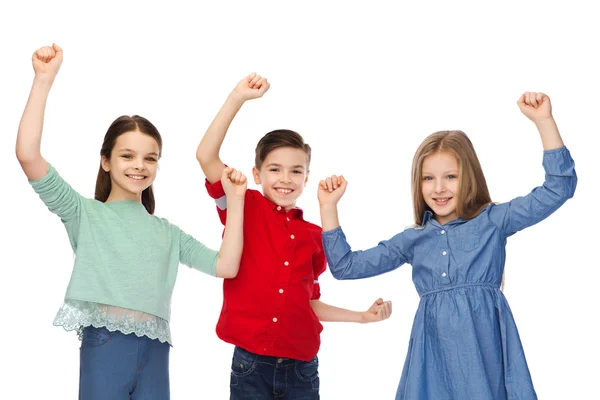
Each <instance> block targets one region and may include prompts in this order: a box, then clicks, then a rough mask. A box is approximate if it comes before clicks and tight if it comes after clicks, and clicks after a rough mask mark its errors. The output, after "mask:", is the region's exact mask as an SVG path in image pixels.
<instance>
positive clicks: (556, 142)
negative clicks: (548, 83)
mask: <svg viewBox="0 0 600 400" xmlns="http://www.w3.org/2000/svg"><path fill="white" fill-rule="evenodd" d="M517 105H518V106H519V109H520V110H521V112H522V113H523V114H525V116H526V117H527V118H529V119H530V120H531V121H533V123H534V124H535V126H536V128H537V129H538V132H539V133H540V138H541V139H542V146H544V150H554V149H558V148H559V147H563V146H564V144H563V141H562V138H561V137H560V133H559V132H558V127H557V126H556V122H555V121H554V117H553V116H552V104H551V103H550V98H549V97H548V96H547V95H545V94H544V93H536V92H525V93H523V94H522V95H521V97H520V98H519V100H518V101H517Z"/></svg>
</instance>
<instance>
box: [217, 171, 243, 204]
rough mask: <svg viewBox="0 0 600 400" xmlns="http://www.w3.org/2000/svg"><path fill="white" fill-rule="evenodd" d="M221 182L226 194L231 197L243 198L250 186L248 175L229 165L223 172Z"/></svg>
mask: <svg viewBox="0 0 600 400" xmlns="http://www.w3.org/2000/svg"><path fill="white" fill-rule="evenodd" d="M221 184H222V185H223V190H224V191H225V195H226V196H227V197H229V198H231V197H241V198H243V197H244V195H245V193H246V188H247V187H248V181H247V179H246V175H244V174H242V173H241V172H240V171H238V170H237V169H233V168H231V167H227V168H225V169H224V170H223V173H222V174H221Z"/></svg>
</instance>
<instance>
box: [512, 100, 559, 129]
mask: <svg viewBox="0 0 600 400" xmlns="http://www.w3.org/2000/svg"><path fill="white" fill-rule="evenodd" d="M517 105H518V106H519V109H521V112H522V113H523V114H525V116H526V117H527V118H529V119H530V120H532V121H533V122H534V123H536V124H537V123H538V122H540V121H542V120H544V119H548V118H552V105H551V104H550V97H548V96H546V95H545V94H544V93H536V92H525V93H523V94H522V95H521V97H520V98H519V100H518V101H517Z"/></svg>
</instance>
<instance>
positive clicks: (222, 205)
mask: <svg viewBox="0 0 600 400" xmlns="http://www.w3.org/2000/svg"><path fill="white" fill-rule="evenodd" d="M204 185H205V186H206V190H207V192H208V195H209V196H210V197H212V198H213V199H214V200H215V203H217V213H218V214H219V219H220V220H221V223H222V224H223V225H225V222H226V221H227V197H226V196H225V190H223V185H222V184H221V181H216V182H215V183H210V182H209V181H208V179H205V183H204Z"/></svg>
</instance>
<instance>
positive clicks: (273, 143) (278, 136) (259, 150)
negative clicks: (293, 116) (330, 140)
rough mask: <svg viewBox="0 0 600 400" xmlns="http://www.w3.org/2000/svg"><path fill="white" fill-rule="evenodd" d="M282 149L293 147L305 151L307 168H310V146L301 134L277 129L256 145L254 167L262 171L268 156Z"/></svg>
mask: <svg viewBox="0 0 600 400" xmlns="http://www.w3.org/2000/svg"><path fill="white" fill-rule="evenodd" d="M281 147H291V148H293V149H300V150H303V151H304V153H306V167H307V168H308V167H309V166H310V153H311V149H310V146H309V145H308V144H307V143H304V139H303V138H302V136H301V135H300V134H299V133H297V132H294V131H292V130H289V129H277V130H274V131H271V132H269V133H267V134H266V135H265V136H263V137H262V139H260V140H259V142H258V144H257V145H256V157H255V159H254V166H255V167H256V168H257V169H260V167H262V163H263V161H265V158H267V155H268V154H269V153H270V152H272V151H273V150H275V149H278V148H281Z"/></svg>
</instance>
